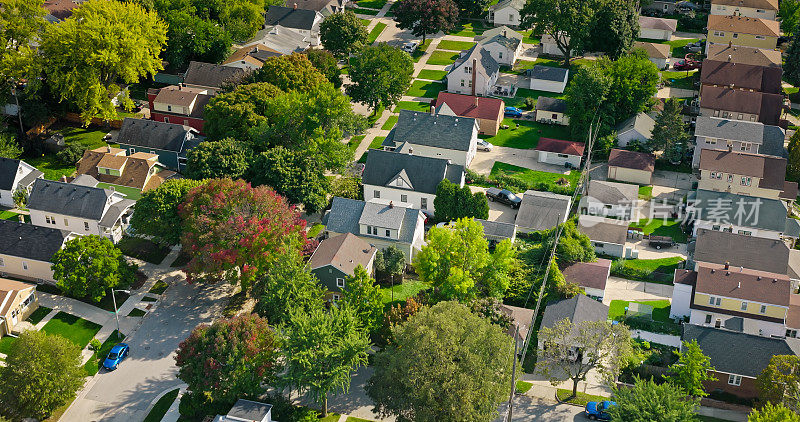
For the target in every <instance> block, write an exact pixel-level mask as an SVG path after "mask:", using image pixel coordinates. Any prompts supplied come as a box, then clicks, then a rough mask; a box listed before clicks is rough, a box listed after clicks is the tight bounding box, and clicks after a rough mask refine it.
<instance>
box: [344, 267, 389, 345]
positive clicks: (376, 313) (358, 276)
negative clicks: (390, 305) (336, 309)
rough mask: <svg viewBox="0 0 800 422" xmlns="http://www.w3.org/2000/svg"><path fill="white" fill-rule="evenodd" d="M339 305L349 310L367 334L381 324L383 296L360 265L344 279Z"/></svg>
mask: <svg viewBox="0 0 800 422" xmlns="http://www.w3.org/2000/svg"><path fill="white" fill-rule="evenodd" d="M339 305H340V306H346V307H348V308H351V309H352V310H353V313H354V314H355V315H356V318H358V320H359V321H360V322H361V325H362V327H363V328H364V329H365V330H366V331H367V332H369V333H373V332H375V331H376V330H377V329H378V328H380V326H381V324H382V323H383V295H382V294H381V291H380V288H379V287H378V286H377V285H376V284H375V280H374V279H373V278H372V277H370V275H369V273H368V272H367V270H366V269H365V268H364V267H362V266H361V264H359V265H358V266H357V267H356V268H355V270H353V275H349V276H347V277H346V278H345V279H344V289H342V299H341V300H340V301H339Z"/></svg>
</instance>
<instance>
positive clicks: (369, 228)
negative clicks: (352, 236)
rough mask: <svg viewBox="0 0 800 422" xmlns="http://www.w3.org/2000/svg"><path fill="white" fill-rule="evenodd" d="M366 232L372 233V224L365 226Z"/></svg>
mask: <svg viewBox="0 0 800 422" xmlns="http://www.w3.org/2000/svg"><path fill="white" fill-rule="evenodd" d="M367 234H372V226H367Z"/></svg>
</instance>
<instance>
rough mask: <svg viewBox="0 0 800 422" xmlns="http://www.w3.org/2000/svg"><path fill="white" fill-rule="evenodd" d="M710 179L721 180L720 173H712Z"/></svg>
mask: <svg viewBox="0 0 800 422" xmlns="http://www.w3.org/2000/svg"><path fill="white" fill-rule="evenodd" d="M711 178H712V179H722V172H718V171H712V172H711Z"/></svg>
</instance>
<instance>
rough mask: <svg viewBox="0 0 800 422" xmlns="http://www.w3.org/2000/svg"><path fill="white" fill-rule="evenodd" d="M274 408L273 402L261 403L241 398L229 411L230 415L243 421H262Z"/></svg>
mask: <svg viewBox="0 0 800 422" xmlns="http://www.w3.org/2000/svg"><path fill="white" fill-rule="evenodd" d="M271 409H272V405H271V404H266V403H260V402H256V401H252V400H245V399H239V400H237V401H236V404H234V405H233V407H232V408H231V410H229V411H228V416H231V417H234V418H238V419H239V420H243V421H260V420H262V419H264V417H265V416H267V413H269V411H270V410H271Z"/></svg>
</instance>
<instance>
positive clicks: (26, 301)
mask: <svg viewBox="0 0 800 422" xmlns="http://www.w3.org/2000/svg"><path fill="white" fill-rule="evenodd" d="M38 307H39V299H38V298H37V297H36V285H35V284H28V283H23V282H21V281H15V280H9V279H7V278H0V336H4V335H6V334H8V333H10V332H12V331H14V326H16V325H17V324H18V323H19V322H20V321H24V320H25V318H27V317H28V316H29V315H30V314H31V313H33V311H35V310H36V308H38Z"/></svg>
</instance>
